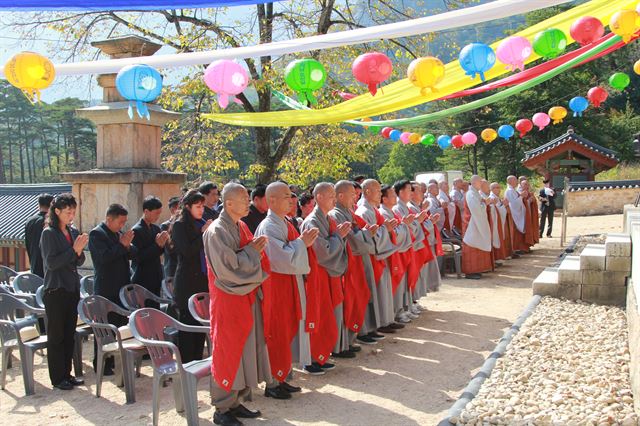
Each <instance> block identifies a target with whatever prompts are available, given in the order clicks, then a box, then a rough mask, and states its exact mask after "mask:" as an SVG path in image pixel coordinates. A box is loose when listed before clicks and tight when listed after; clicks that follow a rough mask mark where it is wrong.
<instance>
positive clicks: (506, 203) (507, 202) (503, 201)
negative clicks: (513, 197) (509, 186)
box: [502, 198, 509, 207]
mask: <svg viewBox="0 0 640 426" xmlns="http://www.w3.org/2000/svg"><path fill="white" fill-rule="evenodd" d="M502 204H504V205H505V207H506V206H508V205H509V200H507V199H506V198H505V199H503V200H502Z"/></svg>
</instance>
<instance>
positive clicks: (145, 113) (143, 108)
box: [136, 101, 151, 120]
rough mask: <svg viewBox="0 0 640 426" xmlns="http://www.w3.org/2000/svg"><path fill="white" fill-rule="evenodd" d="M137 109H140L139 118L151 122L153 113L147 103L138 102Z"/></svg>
mask: <svg viewBox="0 0 640 426" xmlns="http://www.w3.org/2000/svg"><path fill="white" fill-rule="evenodd" d="M136 108H137V109H138V117H140V118H146V119H147V120H151V113H150V112H149V108H148V107H147V104H146V103H145V102H142V101H137V102H136Z"/></svg>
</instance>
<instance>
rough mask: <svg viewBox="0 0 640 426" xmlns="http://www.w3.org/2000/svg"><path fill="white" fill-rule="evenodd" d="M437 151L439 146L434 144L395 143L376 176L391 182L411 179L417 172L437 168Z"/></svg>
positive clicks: (383, 180)
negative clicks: (387, 159) (385, 162)
mask: <svg viewBox="0 0 640 426" xmlns="http://www.w3.org/2000/svg"><path fill="white" fill-rule="evenodd" d="M438 151H440V148H438V147H435V146H425V145H421V144H418V145H402V144H401V143H396V144H394V145H393V148H391V154H390V155H389V161H388V162H387V164H385V165H384V166H383V167H382V168H381V169H380V170H379V171H378V177H379V178H380V180H381V181H382V182H386V183H389V184H391V183H393V182H395V181H397V180H400V179H413V177H414V176H415V174H416V173H419V172H428V171H433V170H438V163H437V157H438V155H439V152H438Z"/></svg>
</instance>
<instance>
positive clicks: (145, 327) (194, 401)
mask: <svg viewBox="0 0 640 426" xmlns="http://www.w3.org/2000/svg"><path fill="white" fill-rule="evenodd" d="M129 327H130V328H131V333H133V336H134V337H135V338H136V339H138V340H139V341H140V342H142V343H143V344H144V345H145V346H146V347H147V349H148V350H149V355H150V356H151V363H152V365H153V425H154V426H156V425H157V424H158V410H159V397H160V395H159V393H160V384H161V383H162V381H163V380H164V379H166V378H169V377H171V378H172V379H173V380H172V382H173V383H172V385H173V396H174V398H175V401H176V411H177V412H179V413H180V412H183V411H186V417H187V424H188V425H189V426H197V425H198V424H199V418H198V395H197V389H198V381H199V380H200V379H202V378H204V377H209V378H210V380H211V358H210V357H209V358H206V359H203V360H196V361H191V362H188V363H186V364H183V363H182V359H181V358H180V351H179V350H178V347H177V346H176V345H175V344H173V343H172V342H170V341H168V340H167V338H166V335H165V333H166V331H169V330H176V329H177V330H180V331H185V332H189V333H207V334H208V333H209V328H208V327H201V326H194V325H186V324H183V323H181V322H179V321H176V320H175V319H173V318H171V317H170V316H169V315H167V314H165V313H164V312H161V311H159V310H157V309H153V308H143V309H139V310H137V311H135V312H134V313H133V314H131V317H130V318H129ZM211 386H212V383H211V381H210V382H209V387H210V388H211Z"/></svg>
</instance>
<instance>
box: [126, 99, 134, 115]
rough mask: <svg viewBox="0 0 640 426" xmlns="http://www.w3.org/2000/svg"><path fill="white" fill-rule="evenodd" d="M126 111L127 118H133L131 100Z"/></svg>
mask: <svg viewBox="0 0 640 426" xmlns="http://www.w3.org/2000/svg"><path fill="white" fill-rule="evenodd" d="M127 112H128V113H129V120H133V101H131V102H129V109H128V110H127Z"/></svg>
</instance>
